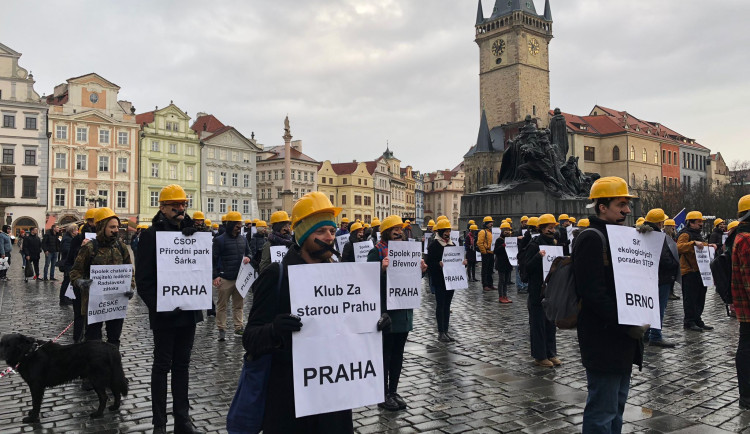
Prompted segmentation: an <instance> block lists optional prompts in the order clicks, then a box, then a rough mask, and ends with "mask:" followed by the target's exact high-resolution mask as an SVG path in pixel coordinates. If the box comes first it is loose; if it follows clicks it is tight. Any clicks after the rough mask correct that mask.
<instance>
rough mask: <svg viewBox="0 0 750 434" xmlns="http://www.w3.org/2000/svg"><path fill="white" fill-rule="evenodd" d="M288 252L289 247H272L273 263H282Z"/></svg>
mask: <svg viewBox="0 0 750 434" xmlns="http://www.w3.org/2000/svg"><path fill="white" fill-rule="evenodd" d="M288 251H289V247H287V246H271V262H281V260H282V259H284V256H286V252H288Z"/></svg>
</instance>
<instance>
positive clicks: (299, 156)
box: [263, 145, 318, 163]
mask: <svg viewBox="0 0 750 434" xmlns="http://www.w3.org/2000/svg"><path fill="white" fill-rule="evenodd" d="M290 150H291V152H290V153H289V156H290V157H291V158H292V159H295V160H302V161H309V162H311V163H317V162H318V161H317V160H315V159H313V158H311V157H310V156H308V155H306V154H303V153H302V152H300V151H298V150H296V149H294V148H290ZM266 152H271V153H273V154H274V155H272V156H270V157H268V158H266V159H264V160H263V161H270V160H283V159H284V157H285V156H286V152H285V150H284V146H283V145H282V146H274V147H273V148H270V149H268V150H267V151H266Z"/></svg>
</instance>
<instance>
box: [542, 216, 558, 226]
mask: <svg viewBox="0 0 750 434" xmlns="http://www.w3.org/2000/svg"><path fill="white" fill-rule="evenodd" d="M548 224H554V225H555V226H557V225H558V223H557V220H555V216H553V215H552V214H542V215H540V216H539V226H541V225H548Z"/></svg>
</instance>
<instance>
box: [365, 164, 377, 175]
mask: <svg viewBox="0 0 750 434" xmlns="http://www.w3.org/2000/svg"><path fill="white" fill-rule="evenodd" d="M365 166H367V171H368V172H370V175H374V174H375V169H377V167H378V163H377V161H365Z"/></svg>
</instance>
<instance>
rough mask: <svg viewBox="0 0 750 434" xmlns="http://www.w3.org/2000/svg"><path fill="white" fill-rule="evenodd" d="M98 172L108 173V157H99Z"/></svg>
mask: <svg viewBox="0 0 750 434" xmlns="http://www.w3.org/2000/svg"><path fill="white" fill-rule="evenodd" d="M99 171H100V172H109V157H106V156H100V157H99Z"/></svg>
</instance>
